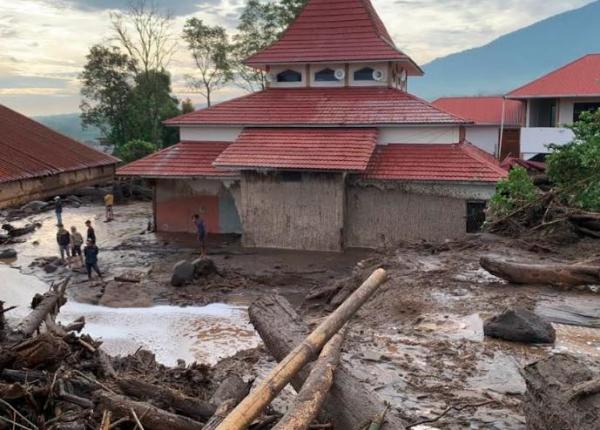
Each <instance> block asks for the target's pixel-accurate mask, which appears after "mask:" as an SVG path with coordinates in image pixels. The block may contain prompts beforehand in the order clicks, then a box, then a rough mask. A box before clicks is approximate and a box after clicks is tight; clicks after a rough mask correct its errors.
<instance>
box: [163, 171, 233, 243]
mask: <svg viewBox="0 0 600 430" xmlns="http://www.w3.org/2000/svg"><path fill="white" fill-rule="evenodd" d="M155 186H156V193H155V198H156V202H155V205H154V207H155V210H156V214H155V219H156V228H157V230H158V231H164V232H178V233H181V232H187V233H194V232H195V227H194V224H193V222H192V216H193V215H194V214H196V213H197V214H201V216H202V217H203V218H204V222H205V223H206V227H207V229H208V232H209V233H240V232H241V225H240V222H239V216H238V214H237V210H236V208H235V204H234V203H233V197H232V196H231V193H230V192H229V191H228V190H227V189H226V188H225V186H224V185H223V183H222V182H221V181H220V180H211V179H159V180H157V181H156V185H155Z"/></svg>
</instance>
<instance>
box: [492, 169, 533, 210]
mask: <svg viewBox="0 0 600 430" xmlns="http://www.w3.org/2000/svg"><path fill="white" fill-rule="evenodd" d="M537 196H538V191H537V188H536V187H535V185H534V184H533V181H532V180H531V178H530V177H529V175H528V173H527V170H525V169H524V168H522V167H515V168H514V169H512V170H511V171H510V172H509V173H508V178H506V179H503V180H502V181H500V182H498V185H496V193H495V194H494V195H493V196H492V198H491V199H490V204H489V210H490V215H491V218H492V219H498V218H501V217H504V216H506V215H508V214H509V213H510V212H512V211H513V210H515V209H516V208H519V207H522V206H525V205H527V204H530V203H532V202H533V201H534V200H535V199H536V198H537Z"/></svg>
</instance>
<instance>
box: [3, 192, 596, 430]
mask: <svg viewBox="0 0 600 430" xmlns="http://www.w3.org/2000/svg"><path fill="white" fill-rule="evenodd" d="M150 212H151V207H150V205H149V204H148V203H134V204H130V205H126V206H117V207H115V220H114V221H113V222H111V223H103V222H102V215H103V208H102V207H100V206H95V205H91V204H84V205H82V206H81V207H80V208H77V209H75V208H73V209H69V210H68V211H66V213H64V214H63V218H65V224H66V225H67V226H70V225H76V226H77V227H78V228H79V230H80V231H83V230H84V229H83V222H84V220H86V219H92V221H93V223H94V224H95V225H96V234H97V236H98V238H99V247H100V255H99V264H100V269H101V270H102V271H103V275H104V276H103V279H102V280H98V279H94V280H92V281H91V282H90V281H87V276H86V275H85V274H83V273H81V270H80V269H76V270H75V271H73V270H71V269H69V268H67V267H65V266H63V265H58V269H57V270H56V271H55V272H53V273H47V272H46V271H45V270H44V266H45V264H46V262H45V261H44V260H40V258H42V257H52V256H55V255H56V254H57V249H55V248H56V246H55V239H54V233H55V227H54V223H53V218H52V214H42V215H34V216H30V217H26V218H23V219H21V220H19V221H18V222H13V224H15V225H16V226H19V225H21V223H22V224H23V225H25V224H27V223H32V222H41V224H42V227H41V228H39V229H38V230H36V231H35V232H33V233H32V234H30V235H29V236H24V238H25V239H26V241H25V242H24V243H19V244H13V245H10V246H11V247H12V248H14V249H15V250H17V252H18V258H17V259H16V260H13V261H9V262H7V264H8V265H10V266H11V267H12V268H13V269H20V274H21V275H22V276H35V277H36V278H37V279H39V280H40V281H41V282H43V283H45V284H48V283H50V282H52V281H55V280H59V279H62V278H63V277H64V276H65V275H67V274H68V275H71V276H72V281H71V286H70V288H69V295H70V300H71V301H72V302H73V303H76V304H79V305H81V306H80V307H75V308H74V309H72V310H71V311H69V312H68V315H69V318H72V317H74V316H75V313H76V312H78V311H82V312H84V311H85V309H89V308H85V307H84V306H83V305H86V306H93V307H94V309H98V310H102V309H108V308H112V309H116V310H117V311H118V313H119V315H125V314H126V311H125V310H124V308H130V309H131V310H130V311H129V312H132V313H133V315H134V316H135V315H143V314H144V312H155V311H157V307H158V308H159V309H158V310H160V307H165V309H167V310H165V312H168V313H169V315H172V314H171V313H172V312H174V310H175V309H177V308H178V307H182V306H185V307H188V308H189V309H190V310H191V311H193V310H194V309H200V308H199V307H203V306H206V305H208V304H215V305H219V306H225V307H224V308H222V309H221V311H220V313H218V315H217V316H215V315H210V318H213V319H206V318H208V317H206V312H205V311H204V310H202V311H197V312H198V313H194V312H196V311H193V312H192V313H191V314H188V315H186V316H185V318H183V319H177V320H174V319H172V318H171V317H170V318H171V319H170V321H172V322H173V321H175V322H173V324H175V325H180V326H181V325H183V326H184V327H183V328H184V330H183V332H182V333H177V336H179V335H181V336H182V338H186V337H187V338H189V337H190V336H191V337H193V338H194V342H193V345H191V346H190V349H192V350H193V349H196V350H198V349H203V347H202V345H214V342H215V341H219V342H221V345H217V346H216V347H214V348H215V349H214V351H216V352H214V353H213V352H212V351H213V350H210V348H212V346H210V347H207V348H208V351H209V352H208V353H206V352H204V353H203V354H192V355H191V356H190V355H189V354H188V356H187V357H186V359H187V360H188V361H189V360H191V359H192V358H193V359H196V360H199V361H203V362H205V363H214V362H216V361H217V360H218V359H221V358H224V360H222V361H221V363H220V364H219V366H218V367H217V369H218V370H215V372H226V371H227V370H233V371H236V372H239V373H240V374H243V375H244V376H245V377H246V378H252V377H260V376H261V375H264V374H266V372H267V371H268V370H269V369H270V368H272V367H273V365H274V363H273V361H272V359H271V358H270V357H269V355H268V353H267V352H266V351H265V350H264V349H262V348H261V347H260V341H259V338H258V337H257V335H256V334H255V333H254V332H253V330H252V327H251V326H250V325H249V324H248V323H247V316H245V307H247V306H248V305H249V304H251V303H252V301H253V300H254V299H255V298H256V297H259V296H261V295H263V294H281V295H283V296H285V297H286V298H287V299H288V300H289V301H290V302H291V303H292V304H293V305H294V306H295V307H297V308H298V309H299V310H300V311H301V314H302V315H303V316H304V317H305V319H306V320H307V321H308V322H309V323H312V324H316V323H317V322H318V321H319V320H320V319H321V318H322V317H324V316H325V315H327V313H328V312H330V311H331V306H332V305H331V303H330V300H331V297H332V294H330V293H329V291H333V289H334V287H335V289H336V290H337V287H339V285H337V284H340V285H341V286H343V285H348V284H349V283H351V282H352V278H351V275H354V277H355V278H357V277H358V278H361V277H362V278H364V277H365V276H367V275H368V273H369V270H370V269H371V268H373V267H376V266H382V267H384V268H385V269H386V270H387V271H388V275H389V280H388V282H387V283H386V284H384V285H383V286H382V287H381V288H380V290H379V291H378V293H377V294H376V295H375V296H374V297H373V298H372V299H371V300H370V301H369V302H368V303H367V304H366V305H365V306H364V307H363V308H362V309H361V310H360V311H359V313H358V314H357V315H356V316H355V317H354V319H353V320H352V323H351V325H350V330H349V332H348V335H347V337H346V341H345V344H344V353H343V358H342V359H343V360H344V361H345V362H347V363H349V364H350V365H351V366H352V368H353V369H355V371H356V373H357V374H358V375H359V376H360V377H361V378H362V379H363V380H364V383H365V384H367V385H369V386H370V387H371V388H372V389H373V390H374V391H376V392H377V393H378V394H379V395H380V396H381V397H382V398H383V399H385V400H386V401H388V402H389V403H390V405H391V406H392V407H393V408H395V409H396V410H397V411H398V412H399V413H401V414H402V415H403V416H404V417H405V418H406V420H407V421H408V422H411V423H417V422H427V421H432V422H431V423H427V425H431V426H434V427H437V428H443V429H463V428H471V429H477V428H482V429H483V428H485V429H525V421H524V414H523V394H524V392H525V385H524V381H523V379H522V377H521V375H520V369H521V368H523V367H524V366H525V365H526V364H528V363H531V362H533V361H535V360H537V359H540V358H543V357H546V356H548V355H550V354H552V353H553V352H556V351H561V352H570V353H573V354H582V355H585V356H587V357H591V358H595V359H598V358H599V357H600V311H599V310H600V295H599V294H598V289H597V288H596V287H593V286H592V287H585V288H580V289H559V288H556V287H549V286H543V285H540V286H516V285H510V284H507V283H506V282H504V281H502V280H500V279H499V278H496V277H494V276H492V275H490V274H488V273H487V272H486V271H485V270H483V269H481V268H480V267H479V263H478V261H479V258H480V257H481V256H482V255H484V254H495V255H500V256H506V257H510V258H512V259H526V260H532V261H538V262H552V261H561V262H564V261H567V262H568V261H580V260H587V259H592V258H598V257H599V256H600V247H598V241H593V240H591V239H585V240H579V241H569V242H568V243H565V244H562V245H557V244H556V243H551V242H541V241H538V242H533V241H531V240H528V241H521V240H519V239H505V238H501V237H498V236H493V235H488V234H481V235H473V236H470V237H468V238H466V239H464V240H461V241H450V242H444V243H439V244H432V243H404V244H399V245H398V247H397V248H396V249H393V250H390V249H386V250H377V251H373V250H351V251H347V252H344V253H315V252H296V251H281V250H262V249H244V248H242V247H241V246H240V241H239V238H237V237H218V238H217V237H209V241H208V257H209V258H211V259H212V260H213V261H214V262H215V264H216V266H217V268H218V269H219V274H213V275H210V276H208V277H206V278H201V279H199V280H196V281H194V282H193V283H191V284H189V285H186V286H184V287H172V286H171V285H170V277H171V270H172V268H173V266H174V264H175V263H176V262H178V261H180V260H183V259H188V260H192V259H194V258H197V257H198V254H199V247H198V246H197V243H196V242H195V240H194V238H193V236H190V235H185V234H153V233H149V232H147V231H146V225H147V223H148V219H149V214H150ZM0 221H2V220H1V219H0ZM34 243H38V244H37V245H36V244H34ZM0 266H1V264H0ZM0 269H1V267H0ZM6 269H8V268H6ZM12 272H15V270H12ZM120 275H122V276H123V277H124V278H134V279H135V280H137V279H139V282H123V281H116V280H114V278H115V277H119V276H120ZM10 279H11V282H17V283H18V282H19V279H20V278H18V276H15V275H14V274H13V275H12V276H11V278H10ZM336 283H337V284H336ZM28 284H29V283H28ZM22 287H23V288H28V287H27V286H26V285H25V286H22ZM31 295H33V294H28V297H31ZM308 296H310V297H315V298H314V299H311V300H307V299H306V298H307V297H308ZM3 300H4V298H3ZM5 301H7V300H5ZM7 304H10V300H8V303H7ZM67 306H69V305H67ZM150 307H152V308H150ZM514 307H522V308H526V309H529V310H532V311H536V312H537V313H538V314H540V315H543V316H544V317H545V318H547V319H549V320H550V321H552V322H553V325H554V327H555V329H556V335H557V340H556V343H555V344H554V345H553V346H552V345H551V346H541V345H523V344H518V343H511V342H505V341H500V340H495V339H488V338H484V335H483V320H485V319H486V318H489V317H491V316H492V315H495V314H498V313H500V312H502V311H503V310H504V309H506V308H514ZM144 308H145V309H148V310H147V311H144ZM149 308H150V309H149ZM188 308H186V309H188ZM202 309H206V308H202ZM209 309H210V308H209ZM106 312H108V310H106ZM136 313H137V314H136ZM107 315H108V314H107ZM7 316H9V315H7ZM86 318H87V315H86ZM157 318H159V317H157ZM173 318H174V317H173ZM214 318H217V319H214ZM134 319H135V318H134ZM150 319H151V318H149V320H150ZM125 320H126V319H125V317H123V319H122V320H114V321H116V322H115V324H116V327H113V328H114V330H116V331H119V330H120V326H119V325H118V324H119V321H120V323H122V324H130V323H129V322H127V323H125V322H123V321H125ZM161 321H162V320H161ZM207 321H208V322H207ZM156 325H157V326H158V325H159V324H158V323H157V324H156ZM104 327H105V328H106V326H104ZM155 329H158V327H156V328H154V327H153V329H152V330H155ZM88 330H90V333H91V334H94V333H93V327H88ZM152 330H149V331H152ZM169 330H170V329H169ZM158 331H160V330H158ZM164 331H165V333H167V334H168V333H170V332H169V331H168V330H167V329H166V328H165V330H164ZM135 333H138V334H137V335H133V336H138V335H139V336H140V339H139V343H140V344H143V346H145V347H149V348H150V349H152V346H153V344H152V343H151V342H150V343H149V344H144V342H145V340H144V339H143V337H144V335H147V333H142V332H141V331H138V332H135ZM96 335H98V334H96ZM102 335H103V334H100V336H102ZM171 337H172V342H175V343H177V342H179V341H178V338H177V337H176V336H175V335H173V336H171ZM161 339H162V338H161ZM129 341H130V342H132V343H133V345H131V348H134V347H135V345H136V342H137V341H138V339H137V338H132V339H131V338H130V339H129ZM161 342H164V340H161ZM204 342H208V343H204ZM210 342H213V343H210ZM106 345H107V344H106V343H105V346H106ZM223 345H226V346H227V347H226V348H225V347H223ZM154 346H156V345H154ZM257 346H258V347H257ZM134 350H135V349H134ZM109 352H110V351H109ZM113 352H114V351H113ZM123 352H127V351H123ZM153 352H155V353H157V351H153ZM178 352H181V351H180V350H178V349H176V348H175V349H169V350H168V351H167V352H166V353H165V351H162V356H164V355H165V354H166V355H168V357H167V359H166V360H163V362H168V364H171V365H172V364H173V363H174V362H176V360H177V358H180V357H176V356H175V355H177V354H178ZM111 353H112V352H111ZM182 354H183V352H182ZM159 357H161V351H158V353H157V359H159ZM159 361H160V360H159ZM292 394H293V393H292V392H291V391H289V390H288V392H287V395H288V396H289V395H292ZM285 398H286V397H285V396H283V399H284V400H285ZM283 403H284V402H283ZM283 403H282V402H281V401H280V402H278V403H275V407H276V408H277V407H280V408H284V407H285V406H284V404H283ZM440 415H443V417H441V418H438V417H439V416H440Z"/></svg>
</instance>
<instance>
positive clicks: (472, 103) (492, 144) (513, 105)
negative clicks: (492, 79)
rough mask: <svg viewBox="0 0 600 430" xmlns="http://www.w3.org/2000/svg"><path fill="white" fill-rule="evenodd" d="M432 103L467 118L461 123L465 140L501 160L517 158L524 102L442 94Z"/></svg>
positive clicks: (523, 120)
mask: <svg viewBox="0 0 600 430" xmlns="http://www.w3.org/2000/svg"><path fill="white" fill-rule="evenodd" d="M432 104H433V105H434V106H435V107H437V108H439V109H442V110H445V111H446V112H450V113H451V114H453V115H456V116H459V117H462V118H465V119H467V120H469V121H471V122H472V123H471V124H467V125H465V139H466V140H467V141H468V142H470V143H472V144H473V145H475V146H477V147H478V148H480V149H483V150H484V151H486V152H487V153H489V154H492V155H493V156H495V157H497V158H499V159H500V160H504V159H505V158H506V157H508V156H514V157H519V155H520V142H519V140H520V136H521V127H522V126H523V125H524V124H525V104H524V103H523V102H521V101H520V100H506V99H505V98H504V96H474V97H442V98H439V99H437V100H435V101H434V102H432Z"/></svg>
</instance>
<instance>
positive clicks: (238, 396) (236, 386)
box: [202, 375, 252, 430]
mask: <svg viewBox="0 0 600 430" xmlns="http://www.w3.org/2000/svg"><path fill="white" fill-rule="evenodd" d="M251 385H252V381H251V382H249V383H246V382H244V380H243V379H242V378H240V377H239V376H238V375H229V376H228V377H227V378H225V379H224V380H223V382H221V384H220V385H219V387H218V388H217V390H216V391H215V393H214V394H213V395H212V397H211V399H210V403H211V404H212V405H218V408H217V409H216V411H215V413H214V415H213V416H212V417H211V418H210V420H209V421H208V422H207V423H206V425H205V426H204V427H202V430H214V429H216V428H217V427H219V425H220V424H221V423H222V422H223V420H224V419H225V417H226V416H227V415H228V414H229V413H230V412H231V411H232V410H233V408H235V407H236V405H237V404H238V403H239V402H241V401H242V399H243V398H244V397H246V396H247V395H248V392H249V391H250V386H251Z"/></svg>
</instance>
